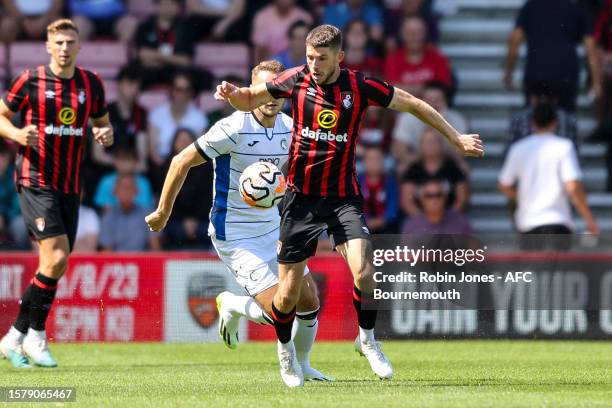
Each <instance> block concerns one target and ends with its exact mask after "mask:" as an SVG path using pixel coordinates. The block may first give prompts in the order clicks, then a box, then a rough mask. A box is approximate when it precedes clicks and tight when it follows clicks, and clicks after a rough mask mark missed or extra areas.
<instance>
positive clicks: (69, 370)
mask: <svg viewBox="0 0 612 408" xmlns="http://www.w3.org/2000/svg"><path fill="white" fill-rule="evenodd" d="M384 350H385V352H386V353H387V355H388V356H389V358H390V359H391V361H392V362H393V364H394V367H395V371H396V375H395V378H394V379H393V380H391V381H380V380H378V379H377V378H375V377H374V375H373V374H372V373H371V371H370V369H369V367H368V366H367V362H366V361H365V359H363V358H361V357H359V356H358V355H357V354H356V353H354V352H353V350H352V344H349V343H318V344H316V345H315V349H314V351H313V355H312V361H313V366H314V367H316V368H318V369H320V370H322V371H324V372H325V373H328V374H330V375H333V376H335V377H336V378H337V381H336V382H335V383H333V384H322V383H307V384H306V386H305V387H304V388H302V389H297V390H295V389H294V390H289V389H287V388H286V387H285V386H284V385H283V384H282V382H281V379H280V376H279V374H278V367H277V362H276V353H275V347H274V345H273V344H272V343H251V344H244V345H241V346H240V347H239V349H238V350H236V351H230V350H227V349H226V348H224V346H222V345H220V344H180V345H175V344H54V345H52V351H53V352H54V355H55V357H56V358H57V360H58V361H59V363H60V367H59V368H57V369H41V368H34V369H32V370H27V371H25V370H14V369H12V368H10V366H9V364H8V363H7V362H6V361H0V363H1V364H2V365H0V387H2V386H74V387H76V388H77V403H76V404H74V403H66V404H64V405H63V406H66V407H74V406H83V407H95V406H101V407H113V408H117V407H148V408H154V407H175V406H185V407H213V406H231V407H241V406H244V407H269V406H270V407H271V406H281V407H282V406H286V407H295V406H334V407H336V406H347V407H348V406H350V407H356V406H363V407H369V408H374V407H381V406H398V407H399V406H402V407H405V406H411V407H422V406H428V407H429V406H436V407H450V406H459V407H472V406H475V407H510V406H511V407H520V406H529V407H533V406H535V407H561V406H566V407H597V406H602V407H603V406H612V344H611V343H606V342H587V341H580V342H568V341H563V342H561V341H549V342H545V341H402V342H390V341H388V342H386V343H385V344H384ZM0 405H1V404H0ZM31 405H32V406H36V407H40V406H43V405H44V404H31ZM10 406H15V407H16V406H24V405H22V404H10ZM54 406H61V405H58V404H54Z"/></svg>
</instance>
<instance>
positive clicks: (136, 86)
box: [92, 65, 147, 172]
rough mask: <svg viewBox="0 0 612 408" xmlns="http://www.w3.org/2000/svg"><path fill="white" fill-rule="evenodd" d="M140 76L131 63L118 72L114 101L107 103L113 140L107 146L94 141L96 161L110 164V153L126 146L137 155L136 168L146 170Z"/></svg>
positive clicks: (104, 164)
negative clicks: (139, 98) (140, 101)
mask: <svg viewBox="0 0 612 408" xmlns="http://www.w3.org/2000/svg"><path fill="white" fill-rule="evenodd" d="M141 78H142V77H141V71H140V69H139V68H138V67H136V66H133V65H130V66H126V67H123V68H122V69H121V70H120V71H119V74H118V75H117V100H116V101H114V102H111V103H109V104H108V114H109V117H110V121H111V124H112V125H113V131H114V137H115V142H114V143H113V145H112V146H110V147H106V148H105V147H103V146H101V145H99V144H98V143H94V144H93V146H92V148H93V160H94V162H95V163H96V164H98V165H102V166H112V165H113V162H114V158H113V153H114V152H115V151H116V150H117V149H119V148H123V147H125V148H128V149H132V150H134V151H136V153H137V154H138V167H137V168H136V171H138V172H145V171H146V170H147V133H146V130H147V111H146V110H145V108H143V107H142V106H141V105H140V104H139V103H138V95H139V93H140V85H141Z"/></svg>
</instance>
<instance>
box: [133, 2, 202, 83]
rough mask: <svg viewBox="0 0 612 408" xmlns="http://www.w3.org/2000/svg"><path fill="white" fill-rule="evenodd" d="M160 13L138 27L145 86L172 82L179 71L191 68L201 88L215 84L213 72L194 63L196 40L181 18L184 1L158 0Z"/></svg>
mask: <svg viewBox="0 0 612 408" xmlns="http://www.w3.org/2000/svg"><path fill="white" fill-rule="evenodd" d="M155 4H156V13H155V15H154V16H151V17H150V18H149V19H148V20H145V21H144V22H142V23H141V24H140V25H139V26H138V30H137V31H136V48H137V49H138V59H139V62H140V64H141V65H142V67H143V68H144V69H143V75H144V76H143V85H144V87H145V88H148V87H150V86H151V85H155V84H168V83H170V82H171V80H172V77H173V76H174V74H175V73H176V72H177V71H178V70H181V71H185V70H186V71H190V72H191V73H192V74H193V75H194V77H195V78H197V86H196V88H198V89H204V88H209V87H210V86H211V84H212V76H211V75H210V73H208V72H206V71H204V70H202V69H199V68H196V67H195V66H193V54H194V39H193V36H192V32H191V30H190V28H189V25H188V24H187V23H186V22H185V20H184V19H183V18H182V17H180V11H181V1H180V0H155Z"/></svg>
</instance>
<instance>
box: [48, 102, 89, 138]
mask: <svg viewBox="0 0 612 408" xmlns="http://www.w3.org/2000/svg"><path fill="white" fill-rule="evenodd" d="M57 119H58V120H59V121H60V123H61V125H60V126H55V125H54V124H53V123H52V124H50V125H49V126H47V127H46V128H45V133H46V134H48V135H57V136H83V128H74V127H72V126H71V125H73V124H74V123H75V122H76V119H77V115H76V112H75V110H74V109H72V108H70V107H65V108H62V109H60V111H59V112H58V113H57Z"/></svg>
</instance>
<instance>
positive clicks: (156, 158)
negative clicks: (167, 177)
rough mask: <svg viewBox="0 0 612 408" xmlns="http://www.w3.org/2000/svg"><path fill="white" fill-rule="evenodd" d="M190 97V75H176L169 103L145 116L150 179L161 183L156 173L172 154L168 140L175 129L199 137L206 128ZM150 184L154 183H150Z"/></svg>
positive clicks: (204, 119)
mask: <svg viewBox="0 0 612 408" xmlns="http://www.w3.org/2000/svg"><path fill="white" fill-rule="evenodd" d="M194 96H195V92H194V87H193V81H192V79H191V76H190V75H188V74H186V73H177V74H176V75H175V77H174V79H173V81H172V88H171V89H170V101H168V102H166V103H164V104H162V105H160V106H158V107H157V108H155V109H153V110H152V111H151V112H150V113H149V118H148V133H149V158H150V159H151V162H152V165H153V166H154V167H155V168H153V169H150V170H151V171H152V172H151V174H152V176H153V178H154V180H158V181H162V180H163V177H164V175H162V174H158V173H159V167H160V166H162V165H163V164H164V163H165V161H166V159H167V158H168V156H169V155H170V152H171V151H172V140H173V139H174V134H175V133H176V131H177V129H178V128H181V127H184V128H187V129H189V130H191V131H192V132H193V133H195V134H196V135H201V134H202V133H203V132H204V130H205V129H206V127H207V126H208V118H207V116H206V115H205V114H204V113H203V112H201V111H200V110H199V109H198V108H197V107H196V105H195V103H194ZM154 184H158V182H157V181H154Z"/></svg>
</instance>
